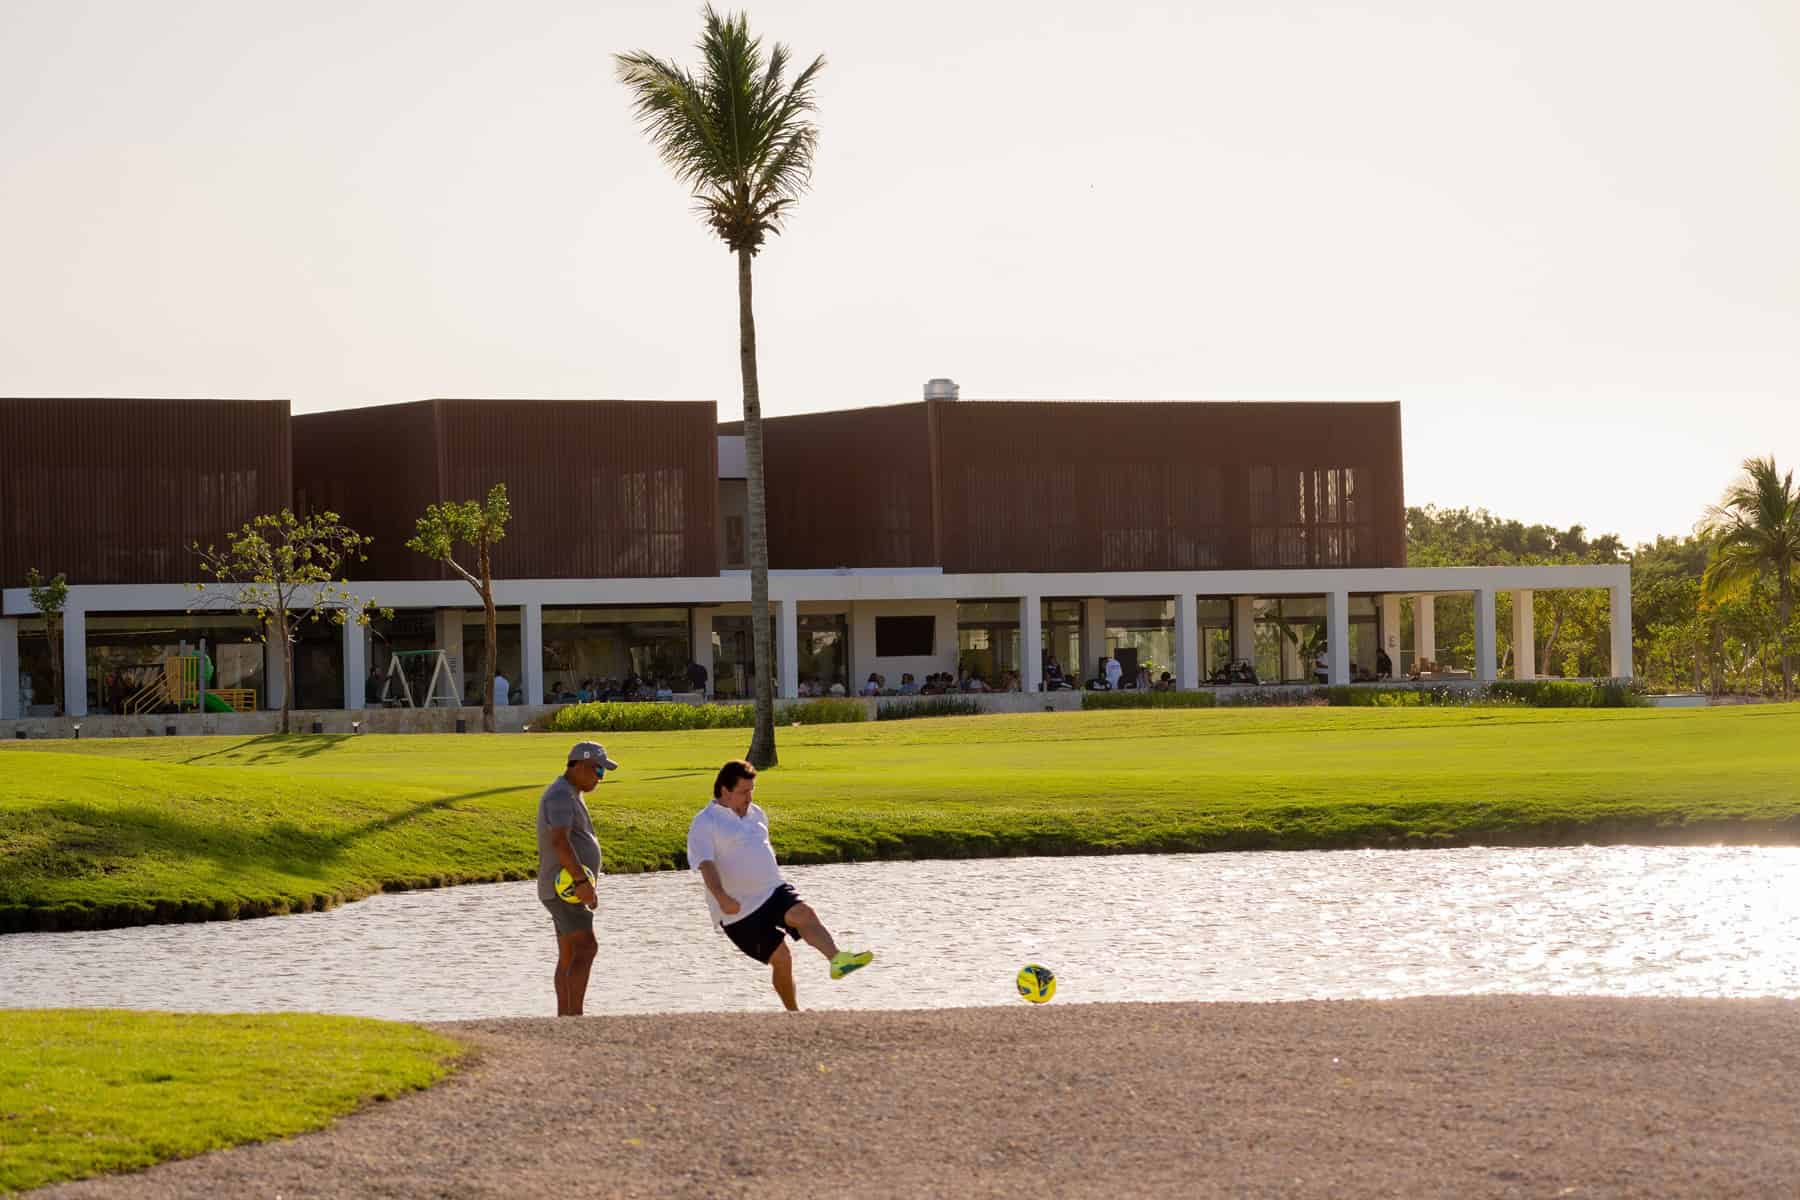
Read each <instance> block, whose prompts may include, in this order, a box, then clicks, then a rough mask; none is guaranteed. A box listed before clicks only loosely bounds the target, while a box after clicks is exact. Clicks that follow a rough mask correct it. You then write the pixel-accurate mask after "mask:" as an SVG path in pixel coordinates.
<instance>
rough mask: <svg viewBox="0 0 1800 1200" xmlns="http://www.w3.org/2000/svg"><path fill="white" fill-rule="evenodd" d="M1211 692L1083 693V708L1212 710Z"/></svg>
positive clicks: (1214, 698)
mask: <svg viewBox="0 0 1800 1200" xmlns="http://www.w3.org/2000/svg"><path fill="white" fill-rule="evenodd" d="M1218 703H1219V698H1218V697H1217V696H1215V695H1214V694H1213V693H1211V692H1154V691H1152V692H1083V693H1081V707H1083V708H1212V707H1214V706H1215V705H1217V704H1218Z"/></svg>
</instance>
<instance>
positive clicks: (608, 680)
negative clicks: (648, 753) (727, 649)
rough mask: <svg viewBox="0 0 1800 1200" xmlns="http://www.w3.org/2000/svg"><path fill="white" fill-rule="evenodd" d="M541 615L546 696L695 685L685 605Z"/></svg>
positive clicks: (636, 692) (651, 691)
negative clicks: (691, 680)
mask: <svg viewBox="0 0 1800 1200" xmlns="http://www.w3.org/2000/svg"><path fill="white" fill-rule="evenodd" d="M543 620H544V698H545V700H546V701H549V702H556V701H565V700H578V699H580V698H581V697H582V696H583V695H586V696H588V697H590V698H597V697H600V696H603V695H604V696H614V695H627V696H630V695H645V694H648V695H654V694H655V693H657V692H659V691H670V692H678V691H687V690H688V689H689V687H690V686H691V685H690V683H689V681H688V665H689V664H690V663H691V662H693V650H692V642H691V641H690V634H689V628H690V622H689V610H688V609H686V608H546V609H544V618H543ZM503 661H504V660H503Z"/></svg>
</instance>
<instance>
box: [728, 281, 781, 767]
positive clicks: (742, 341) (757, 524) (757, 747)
mask: <svg viewBox="0 0 1800 1200" xmlns="http://www.w3.org/2000/svg"><path fill="white" fill-rule="evenodd" d="M750 256H751V252H750V250H748V249H747V248H742V247H740V248H739V249H738V251H737V269H738V273H737V274H738V367H739V369H740V371H741V372H742V374H743V377H744V459H745V465H746V474H747V475H748V478H747V479H746V480H745V485H746V486H745V490H746V491H747V492H748V493H749V501H750V504H749V508H750V513H749V516H750V646H751V656H752V657H753V658H754V659H755V660H756V662H755V667H756V729H755V731H754V732H753V733H752V734H751V737H750V754H749V759H750V765H751V766H753V767H755V768H756V769H757V770H759V771H761V770H763V769H765V768H767V767H772V766H775V765H776V763H777V762H778V761H779V760H778V759H777V757H776V755H775V647H774V646H773V645H772V644H771V643H772V642H773V640H774V639H773V638H771V637H770V636H769V523H768V509H767V505H766V492H765V490H764V484H763V436H762V392H761V389H760V388H759V387H758V386H757V382H756V313H755V311H754V309H753V307H752V305H751V297H750Z"/></svg>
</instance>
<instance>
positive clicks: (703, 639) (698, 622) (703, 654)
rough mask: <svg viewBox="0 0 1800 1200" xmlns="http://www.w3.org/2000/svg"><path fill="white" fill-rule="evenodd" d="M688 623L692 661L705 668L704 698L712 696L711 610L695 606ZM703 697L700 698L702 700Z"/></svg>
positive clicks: (713, 681)
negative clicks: (691, 643) (691, 644)
mask: <svg viewBox="0 0 1800 1200" xmlns="http://www.w3.org/2000/svg"><path fill="white" fill-rule="evenodd" d="M690 611H691V612H692V614H693V616H692V619H691V620H690V621H689V622H688V637H689V638H690V639H691V640H692V641H693V644H694V650H693V654H694V661H695V662H697V663H699V664H700V665H701V666H703V667H705V668H706V696H711V695H712V694H713V685H714V683H715V682H717V681H716V680H714V679H713V677H712V673H713V655H712V609H710V608H700V607H699V606H695V607H694V608H693V609H692V610H690ZM704 698H705V697H702V699H704Z"/></svg>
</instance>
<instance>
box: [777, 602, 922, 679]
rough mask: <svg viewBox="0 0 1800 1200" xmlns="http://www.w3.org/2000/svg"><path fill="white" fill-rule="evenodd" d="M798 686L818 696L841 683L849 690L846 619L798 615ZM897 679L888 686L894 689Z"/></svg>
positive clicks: (840, 615)
mask: <svg viewBox="0 0 1800 1200" xmlns="http://www.w3.org/2000/svg"><path fill="white" fill-rule="evenodd" d="M797 619H798V622H799V637H800V655H799V657H800V684H801V686H803V687H805V686H807V685H809V684H810V686H811V689H812V690H813V691H815V692H816V693H818V694H820V695H824V694H826V693H828V692H829V691H830V690H831V685H832V684H834V683H841V684H843V685H844V688H845V690H846V691H849V690H850V618H849V616H848V615H847V614H845V613H801V614H800V616H799V617H798V618H797ZM898 682H899V681H898V680H896V681H894V684H893V685H892V686H898Z"/></svg>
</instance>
